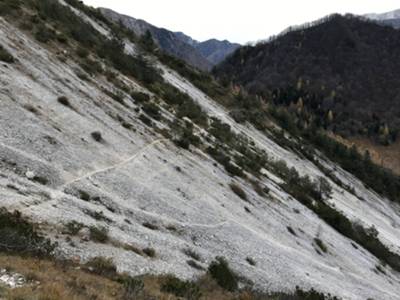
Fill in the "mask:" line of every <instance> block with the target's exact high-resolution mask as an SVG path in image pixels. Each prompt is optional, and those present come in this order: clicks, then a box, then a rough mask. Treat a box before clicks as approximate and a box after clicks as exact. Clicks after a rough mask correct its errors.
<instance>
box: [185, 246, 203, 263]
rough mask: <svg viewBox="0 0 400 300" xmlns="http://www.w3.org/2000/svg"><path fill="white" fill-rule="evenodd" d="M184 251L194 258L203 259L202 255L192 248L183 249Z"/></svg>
mask: <svg viewBox="0 0 400 300" xmlns="http://www.w3.org/2000/svg"><path fill="white" fill-rule="evenodd" d="M182 252H183V253H184V254H185V255H186V256H188V257H191V258H193V259H194V260H197V261H200V260H201V256H200V255H199V254H198V253H196V252H195V251H193V250H192V249H183V250H182Z"/></svg>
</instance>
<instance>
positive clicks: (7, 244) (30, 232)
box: [0, 208, 55, 257]
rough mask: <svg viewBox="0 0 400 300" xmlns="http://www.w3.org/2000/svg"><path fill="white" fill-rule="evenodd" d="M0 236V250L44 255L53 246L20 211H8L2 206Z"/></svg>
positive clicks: (48, 253) (50, 251)
mask: <svg viewBox="0 0 400 300" xmlns="http://www.w3.org/2000/svg"><path fill="white" fill-rule="evenodd" d="M0 236H1V240H0V251H1V252H6V253H12V254H16V253H19V254H26V255H33V256H40V257H45V256H50V255H51V254H52V252H53V250H54V248H55V245H54V244H52V243H51V242H50V240H49V239H46V238H44V237H42V236H41V235H40V234H39V233H38V232H37V230H36V228H35V227H34V225H33V224H31V223H30V222H28V221H27V220H26V219H24V218H23V217H22V215H21V213H20V212H18V211H15V212H14V213H10V212H8V211H7V210H6V209H4V208H0Z"/></svg>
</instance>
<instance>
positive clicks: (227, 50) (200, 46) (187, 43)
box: [101, 8, 240, 71]
mask: <svg viewBox="0 0 400 300" xmlns="http://www.w3.org/2000/svg"><path fill="white" fill-rule="evenodd" d="M101 12H102V13H103V14H104V15H105V16H106V17H107V18H109V19H111V20H113V21H116V22H119V21H121V22H122V23H123V24H124V25H125V26H126V27H127V28H129V29H131V30H132V31H133V32H135V34H136V35H138V36H142V35H145V34H146V32H147V31H149V32H150V33H151V35H152V37H153V39H154V40H155V42H156V43H157V45H158V46H159V47H160V48H161V49H162V50H163V51H165V52H167V53H168V54H170V55H173V56H175V57H177V58H179V59H182V60H184V61H185V62H187V63H188V64H190V65H192V66H194V67H197V68H199V69H200V70H205V71H208V70H210V69H211V68H212V67H213V66H214V65H216V64H218V63H220V62H221V61H222V60H224V59H225V58H226V57H227V56H228V55H230V54H231V53H232V52H233V51H234V50H236V49H237V48H238V47H239V46H240V45H238V44H232V43H230V42H228V41H218V40H215V39H213V40H209V41H205V42H198V41H196V40H194V39H192V38H191V37H189V36H187V35H185V34H184V33H182V32H172V31H169V30H167V29H164V28H158V27H156V26H153V25H151V24H149V23H147V22H146V21H143V20H138V19H135V18H133V17H130V16H125V15H121V14H119V13H117V12H115V11H112V10H110V9H106V8H101Z"/></svg>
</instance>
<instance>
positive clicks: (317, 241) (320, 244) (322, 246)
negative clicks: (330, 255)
mask: <svg viewBox="0 0 400 300" xmlns="http://www.w3.org/2000/svg"><path fill="white" fill-rule="evenodd" d="M314 242H315V244H316V245H317V246H318V248H319V249H321V251H322V252H324V253H327V252H328V247H327V246H326V245H325V243H324V242H323V241H322V240H321V239H320V238H314Z"/></svg>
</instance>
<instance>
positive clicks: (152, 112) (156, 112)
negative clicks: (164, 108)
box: [142, 102, 161, 120]
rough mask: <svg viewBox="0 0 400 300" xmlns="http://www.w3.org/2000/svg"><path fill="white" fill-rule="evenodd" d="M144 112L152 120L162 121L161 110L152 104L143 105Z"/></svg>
mask: <svg viewBox="0 0 400 300" xmlns="http://www.w3.org/2000/svg"><path fill="white" fill-rule="evenodd" d="M142 110H143V111H144V112H145V113H146V114H147V115H148V116H150V117H151V118H153V119H154V120H160V119H161V113H160V108H159V107H158V106H157V105H156V104H154V103H151V102H145V103H144V104H143V105H142Z"/></svg>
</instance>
